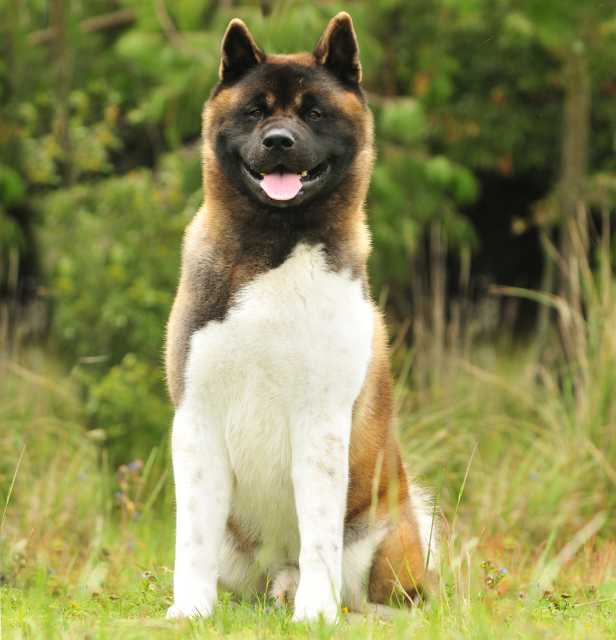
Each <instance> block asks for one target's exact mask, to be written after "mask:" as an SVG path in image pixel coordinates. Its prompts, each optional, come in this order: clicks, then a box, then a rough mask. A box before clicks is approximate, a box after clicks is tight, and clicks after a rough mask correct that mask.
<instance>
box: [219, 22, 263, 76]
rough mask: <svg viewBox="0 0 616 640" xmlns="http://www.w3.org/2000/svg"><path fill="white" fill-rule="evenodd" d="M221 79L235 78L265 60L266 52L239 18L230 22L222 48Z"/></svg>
mask: <svg viewBox="0 0 616 640" xmlns="http://www.w3.org/2000/svg"><path fill="white" fill-rule="evenodd" d="M220 54H221V57H220V71H219V74H218V75H219V76H220V79H221V80H235V79H237V78H240V77H241V76H243V75H244V74H245V73H246V72H247V71H248V70H249V69H250V68H251V67H254V66H255V65H257V64H260V63H261V62H263V61H264V60H265V52H264V51H263V50H262V49H261V48H260V47H259V46H258V45H257V43H256V42H255V40H254V38H253V37H252V35H251V33H250V31H248V27H247V26H246V25H245V24H244V23H243V22H242V21H241V20H239V19H238V18H234V19H233V20H231V22H230V23H229V26H228V27H227V31H226V33H225V36H224V38H223V39H222V46H221V48H220Z"/></svg>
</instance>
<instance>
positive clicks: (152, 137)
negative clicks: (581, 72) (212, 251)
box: [0, 0, 616, 451]
mask: <svg viewBox="0 0 616 640" xmlns="http://www.w3.org/2000/svg"><path fill="white" fill-rule="evenodd" d="M116 9H129V10H131V11H133V14H134V19H133V20H128V21H125V22H122V23H119V24H117V25H116V26H114V27H112V28H105V29H100V30H95V31H92V32H85V31H84V26H83V25H84V24H85V22H84V21H88V20H90V19H92V18H97V17H100V16H101V15H107V14H108V13H109V12H111V11H114V10H116ZM339 10H348V11H350V13H351V14H352V17H353V20H354V25H355V28H356V31H357V36H358V41H359V43H360V47H361V60H362V68H363V86H364V88H365V89H366V91H367V95H368V100H369V104H370V106H371V108H372V109H373V111H374V114H375V123H376V144H377V150H378V158H377V164H376V166H375V171H374V176H373V180H372V184H371V190H370V195H369V206H368V215H369V219H370V224H371V228H372V231H373V238H374V252H373V254H372V258H371V264H370V268H371V278H372V282H373V287H374V289H375V290H376V291H379V290H381V289H382V288H383V287H388V288H389V289H390V296H389V299H390V301H391V303H392V304H393V305H394V306H395V307H396V308H397V309H399V310H401V311H400V313H406V312H407V311H408V310H409V309H410V308H411V306H412V304H413V300H412V299H411V294H410V287H409V274H410V273H411V271H412V269H414V268H416V264H415V262H414V261H415V260H416V255H417V252H418V248H419V247H420V246H421V243H422V242H423V241H424V240H425V237H426V234H427V233H428V232H429V230H430V229H431V228H432V227H433V225H435V224H436V225H438V226H439V227H440V228H441V229H442V237H443V240H444V242H445V243H446V244H445V246H446V248H447V250H448V251H449V252H450V253H451V254H453V255H455V254H457V253H458V252H460V251H466V250H467V249H468V248H471V249H472V248H476V247H477V246H478V240H477V233H476V230H475V229H474V228H473V226H472V224H471V223H470V222H469V220H468V218H467V217H466V216H465V215H464V214H463V210H464V208H465V207H467V206H469V205H470V204H472V203H473V202H474V201H475V200H476V199H477V197H478V195H479V178H480V177H481V176H482V175H494V174H496V175H500V176H503V177H511V176H520V175H529V176H533V177H536V176H539V177H540V179H541V180H542V181H543V183H545V185H546V188H547V187H549V186H550V185H551V184H553V183H554V182H555V181H556V179H557V172H556V167H557V166H558V159H559V154H560V148H561V142H560V137H561V111H562V94H563V86H564V82H565V78H564V76H563V68H564V65H565V63H566V60H567V56H568V55H570V53H571V51H573V49H572V47H579V46H584V47H585V50H586V52H587V56H588V60H589V66H590V68H591V83H592V87H591V93H592V118H593V122H595V123H597V126H596V127H593V129H592V131H591V140H590V167H589V168H590V171H591V173H592V174H596V175H600V176H606V179H607V180H608V182H609V180H610V179H611V178H610V175H611V174H612V173H613V172H614V170H616V160H615V159H614V158H615V157H616V156H615V155H614V153H613V144H614V142H613V141H614V131H615V125H614V122H615V120H616V117H615V112H614V108H613V99H614V95H615V93H616V79H615V78H614V74H613V69H614V63H615V62H616V27H615V26H614V25H616V15H615V13H614V7H613V6H612V5H610V3H605V2H601V1H600V0H592V2H589V3H586V4H583V3H582V4H581V3H579V2H574V1H573V0H567V1H566V2H554V1H551V2H548V3H544V2H538V1H537V0H524V1H522V2H517V1H516V2H514V1H513V0H503V1H502V2H496V3H495V2H492V1H491V0H437V1H436V2H435V1H433V0H417V1H414V2H408V1H406V0H378V1H377V2H374V1H372V0H371V1H368V0H357V1H356V2H354V3H353V4H352V5H351V6H347V5H344V4H341V3H339V2H337V1H334V0H327V1H326V2H322V3H314V2H309V1H304V0H302V1H299V2H293V3H287V2H283V1H282V0H263V1H262V2H260V3H256V2H253V1H252V0H241V1H238V2H234V3H233V4H232V5H230V4H228V3H218V2H215V1H214V0H207V1H206V2H203V3H197V2H194V1H193V0H178V1H177V2H174V3H171V2H159V1H158V0H157V2H150V1H149V0H122V2H120V4H117V3H116V4H109V3H108V2H107V0H92V1H91V2H88V3H65V2H60V1H59V0H57V1H56V0H53V1H51V2H49V3H43V2H38V1H36V2H35V1H29V2H19V3H9V2H5V3H1V4H0V52H1V55H2V59H1V60H0V107H1V109H2V113H1V121H0V142H1V144H0V271H2V274H1V278H2V279H4V278H5V275H4V274H5V273H7V272H8V270H7V265H8V258H7V256H8V254H9V253H10V252H11V251H13V254H14V255H15V251H16V250H19V251H20V252H22V253H20V255H23V250H25V249H29V250H32V248H31V247H24V245H25V242H26V238H29V236H28V234H27V233H24V228H23V226H20V223H19V222H18V220H22V219H23V218H24V216H25V217H28V219H30V218H31V217H32V216H34V217H35V218H36V230H37V233H36V242H37V245H36V246H37V248H38V251H39V252H40V254H41V255H40V257H39V260H38V262H39V263H40V264H42V265H44V267H45V272H44V277H46V278H47V279H48V281H47V282H43V283H42V284H45V285H48V289H49V291H50V293H51V301H52V309H53V316H52V323H53V330H54V336H55V340H56V341H57V343H58V345H59V349H60V351H61V353H62V354H63V357H64V358H65V361H66V363H67V366H69V367H70V366H73V365H74V364H75V363H76V361H77V359H78V358H92V357H99V360H100V361H99V362H97V363H96V364H86V363H85V362H81V363H80V364H79V371H80V373H79V380H80V381H81V383H82V384H83V385H84V388H83V390H84V393H85V396H86V403H87V406H88V407H89V409H88V411H89V413H88V416H89V420H90V426H92V427H97V428H103V429H107V430H108V431H109V435H110V438H111V440H110V442H111V443H114V444H113V445H112V446H113V447H114V450H115V451H119V450H120V448H121V447H122V446H123V445H122V443H124V445H125V446H126V447H131V448H137V449H139V448H140V447H143V446H145V445H146V443H151V442H152V440H153V439H157V438H158V437H159V436H160V434H161V433H162V432H163V431H164V429H166V425H167V422H168V416H167V414H166V412H164V411H161V410H158V409H157V407H159V404H158V403H162V402H164V397H165V395H164V391H163V385H162V382H161V379H162V376H161V373H160V360H161V349H162V333H163V327H164V323H165V320H166V317H167V314H168V312H169V307H170V304H171V300H172V298H173V294H174V291H175V286H176V282H177V277H178V266H179V247H180V238H181V234H182V230H183V228H184V226H185V225H186V223H187V222H188V220H189V218H190V216H191V215H192V213H193V212H194V211H195V210H196V209H197V207H198V206H199V200H200V188H199V180H200V177H199V167H198V159H197V157H196V154H195V152H194V151H190V152H186V151H185V149H184V147H185V146H187V147H188V148H190V149H191V150H192V149H193V148H194V142H195V140H196V139H197V138H198V135H199V131H200V125H201V112H202V108H203V103H204V101H205V100H206V99H207V97H208V95H209V92H210V91H211V89H212V87H213V86H214V85H215V84H216V82H217V79H218V67H219V51H220V40H221V37H222V34H223V33H224V30H225V28H226V26H227V24H228V21H229V20H230V19H231V18H232V17H240V18H242V19H243V20H244V21H245V22H246V23H247V25H248V26H249V28H250V29H251V30H252V32H253V34H254V36H255V38H256V40H257V42H258V43H259V44H261V46H263V47H264V48H265V49H266V50H268V51H272V52H292V51H298V50H310V49H312V48H313V47H314V45H315V44H316V42H317V40H318V38H319V36H320V34H321V32H322V30H323V28H324V27H325V25H326V24H327V20H328V19H329V18H331V17H332V16H333V15H334V14H335V13H336V12H337V11H339ZM62 12H64V13H62ZM58 20H59V21H60V22H61V23H62V25H63V29H64V39H63V41H58V40H56V39H54V36H53V35H49V33H48V34H47V35H48V36H49V39H48V40H47V41H40V43H39V44H33V42H35V41H36V42H38V41H37V40H36V38H34V36H37V34H36V32H37V30H39V29H44V28H46V27H49V26H50V25H51V24H56V21H58ZM43 35H44V34H43ZM39 36H40V34H39ZM37 37H38V36H37ZM33 38H34V40H33ZM576 43H577V44H576ZM580 43H581V45H580ZM604 182H605V180H604ZM602 184H603V183H602ZM593 188H594V187H593ZM601 188H602V187H601ZM595 191H596V189H595ZM595 191H593V193H595ZM593 197H594V196H593ZM24 212H27V214H26V213H24ZM495 215H498V212H495ZM28 241H29V240H28ZM127 354H132V355H131V356H128V355H127ZM133 357H134V358H135V361H134V362H132V360H131V358H133ZM127 358H128V360H127ZM131 362H132V364H131ZM86 372H87V375H85V373H86ZM129 379H130V380H131V384H134V385H135V388H136V389H139V394H140V400H139V402H137V401H136V402H135V404H138V405H139V406H140V407H150V409H149V410H151V411H152V412H155V413H156V416H154V417H147V416H145V414H144V411H145V409H143V410H142V409H139V410H138V412H139V416H140V417H139V418H138V419H136V420H135V421H132V418H131V416H130V415H129V414H130V407H129V405H128V404H127V400H126V398H125V396H124V394H123V391H122V386H123V385H127V384H128V382H127V380H129ZM135 411H137V409H135ZM122 425H124V426H122ZM128 425H130V427H129V426H128ZM141 425H142V426H141ZM112 434H115V435H113V437H112ZM120 434H123V435H120ZM139 434H141V435H139Z"/></svg>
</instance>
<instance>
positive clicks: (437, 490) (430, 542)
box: [425, 445, 477, 572]
mask: <svg viewBox="0 0 616 640" xmlns="http://www.w3.org/2000/svg"><path fill="white" fill-rule="evenodd" d="M475 446H477V445H475ZM444 475H445V469H443V468H441V477H440V479H439V481H438V488H437V489H436V495H435V496H434V508H433V509H432V523H431V524H430V538H429V540H428V554H427V555H426V569H425V571H426V572H427V571H428V567H429V566H430V552H431V551H432V534H433V532H434V518H435V517H436V506H437V504H438V498H439V495H440V494H441V485H442V484H443V476H444Z"/></svg>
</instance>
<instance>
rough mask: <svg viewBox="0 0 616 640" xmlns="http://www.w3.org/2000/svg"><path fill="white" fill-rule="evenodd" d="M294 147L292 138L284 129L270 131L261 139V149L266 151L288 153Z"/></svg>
mask: <svg viewBox="0 0 616 640" xmlns="http://www.w3.org/2000/svg"><path fill="white" fill-rule="evenodd" d="M294 146H295V140H293V136H292V135H291V134H290V133H289V132H288V131H287V130H286V129H272V130H271V131H270V132H269V133H268V134H267V135H266V136H265V138H263V147H264V148H265V149H266V150H267V151H277V152H284V151H290V150H291V149H293V147H294Z"/></svg>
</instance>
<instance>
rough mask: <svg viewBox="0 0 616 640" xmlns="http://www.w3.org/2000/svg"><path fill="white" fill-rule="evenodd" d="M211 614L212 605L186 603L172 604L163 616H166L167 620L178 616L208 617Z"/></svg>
mask: <svg viewBox="0 0 616 640" xmlns="http://www.w3.org/2000/svg"><path fill="white" fill-rule="evenodd" d="M211 615H212V607H211V606H210V605H207V604H201V605H195V604H187V605H185V606H179V605H177V604H172V605H171V606H170V607H169V608H168V609H167V614H166V615H165V618H167V620H174V619H178V618H209V617H210V616H211Z"/></svg>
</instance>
